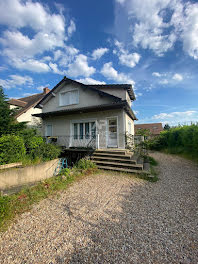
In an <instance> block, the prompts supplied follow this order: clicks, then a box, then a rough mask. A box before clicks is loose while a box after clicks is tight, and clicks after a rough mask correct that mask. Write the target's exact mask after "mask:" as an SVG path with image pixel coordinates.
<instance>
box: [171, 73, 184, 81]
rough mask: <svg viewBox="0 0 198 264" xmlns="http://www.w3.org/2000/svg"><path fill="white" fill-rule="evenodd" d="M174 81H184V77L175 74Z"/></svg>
mask: <svg viewBox="0 0 198 264" xmlns="http://www.w3.org/2000/svg"><path fill="white" fill-rule="evenodd" d="M173 80H175V81H182V80H183V76H182V75H181V74H179V73H175V74H174V75H173Z"/></svg>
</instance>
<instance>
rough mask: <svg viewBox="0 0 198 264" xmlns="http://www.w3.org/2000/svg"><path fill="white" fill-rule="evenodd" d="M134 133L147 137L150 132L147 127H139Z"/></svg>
mask: <svg viewBox="0 0 198 264" xmlns="http://www.w3.org/2000/svg"><path fill="white" fill-rule="evenodd" d="M136 135H140V136H145V137H148V136H150V135H151V132H150V130H149V129H143V128H141V129H138V130H137V131H136Z"/></svg>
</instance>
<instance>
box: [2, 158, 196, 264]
mask: <svg viewBox="0 0 198 264" xmlns="http://www.w3.org/2000/svg"><path fill="white" fill-rule="evenodd" d="M152 155H153V156H154V157H155V158H156V160H158V161H159V164H160V165H159V167H158V170H159V171H160V174H159V177H160V180H159V181H158V182H157V183H149V182H146V181H143V180H140V179H136V178H133V177H128V176H126V175H121V174H113V173H104V174H103V173H101V174H100V175H95V176H90V177H87V178H84V179H83V180H81V181H79V182H76V183H75V184H73V185H72V186H70V187H69V189H67V190H66V191H65V192H63V193H61V194H60V196H59V197H57V198H53V199H46V200H44V201H42V202H41V203H40V204H39V205H36V206H35V207H34V208H33V209H32V211H31V212H29V213H25V214H23V215H22V216H20V218H19V221H18V222H17V223H16V224H14V225H13V226H11V227H10V229H9V230H8V231H7V232H6V233H4V234H3V235H2V236H1V237H0V263H1V264H3V263H5V264H9V263H17V264H20V263H28V264H33V263H35V264H43V263H47V264H50V263H51V264H52V263H53V264H55V263H119V264H120V263H137V264H145V263H152V264H153V263H159V264H164V263H168V264H170V263H182V264H183V263H189V264H197V263H198V233H197V232H198V225H197V224H198V216H197V212H198V202H197V196H198V195H197V194H198V167H197V166H196V165H194V164H193V163H191V162H190V161H187V160H184V159H181V158H178V157H173V156H170V155H165V154H160V153H154V154H152Z"/></svg>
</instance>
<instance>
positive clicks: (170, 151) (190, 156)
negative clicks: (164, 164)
mask: <svg viewBox="0 0 198 264" xmlns="http://www.w3.org/2000/svg"><path fill="white" fill-rule="evenodd" d="M161 152H163V153H166V154H172V155H176V156H179V157H181V158H185V159H188V160H191V161H194V162H196V163H198V157H197V155H196V154H194V153H189V152H185V151H183V150H181V149H178V148H170V149H169V148H166V149H163V150H161Z"/></svg>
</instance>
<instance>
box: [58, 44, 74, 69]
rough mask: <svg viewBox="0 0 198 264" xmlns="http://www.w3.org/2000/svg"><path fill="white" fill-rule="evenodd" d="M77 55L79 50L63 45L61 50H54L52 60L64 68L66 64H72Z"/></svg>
mask: <svg viewBox="0 0 198 264" xmlns="http://www.w3.org/2000/svg"><path fill="white" fill-rule="evenodd" d="M78 53H79V50H78V49H76V48H74V47H73V46H67V45H65V46H64V48H63V49H62V50H59V49H58V50H56V51H55V52H54V60H55V61H58V64H59V66H63V67H66V66H67V65H68V64H70V63H72V62H73V61H74V59H75V57H76V55H77V54H78Z"/></svg>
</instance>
